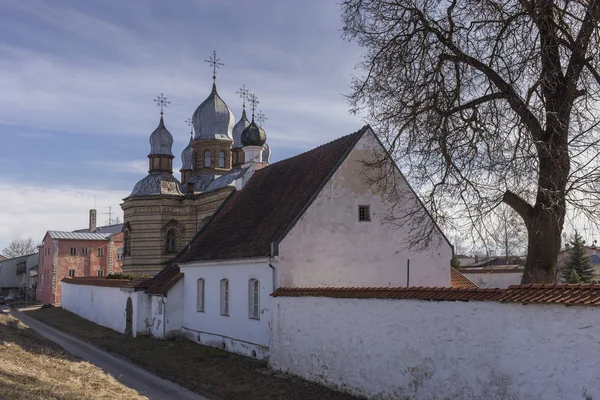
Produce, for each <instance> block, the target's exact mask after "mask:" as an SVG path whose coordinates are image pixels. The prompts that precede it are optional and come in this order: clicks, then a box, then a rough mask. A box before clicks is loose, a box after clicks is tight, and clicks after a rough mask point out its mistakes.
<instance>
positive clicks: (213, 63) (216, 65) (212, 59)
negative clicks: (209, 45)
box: [204, 50, 225, 82]
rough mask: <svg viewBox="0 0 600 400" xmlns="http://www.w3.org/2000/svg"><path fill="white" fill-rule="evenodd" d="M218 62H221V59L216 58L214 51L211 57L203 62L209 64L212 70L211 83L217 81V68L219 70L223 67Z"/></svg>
mask: <svg viewBox="0 0 600 400" xmlns="http://www.w3.org/2000/svg"><path fill="white" fill-rule="evenodd" d="M220 61H221V59H220V58H217V51H216V50H213V53H212V56H210V57H209V59H208V60H204V62H207V63H209V64H210V65H211V66H212V69H213V82H214V81H216V80H217V70H218V69H219V68H221V67H222V66H224V65H225V64H223V63H222V62H220Z"/></svg>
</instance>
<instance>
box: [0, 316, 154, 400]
mask: <svg viewBox="0 0 600 400" xmlns="http://www.w3.org/2000/svg"><path fill="white" fill-rule="evenodd" d="M0 399H36V400H37V399H61V400H71V399H72V400H79V399H87V400H91V399H115V400H124V399H128V400H129V399H147V397H144V396H140V395H138V393H137V392H136V391H135V390H132V389H130V388H128V387H126V386H124V385H122V384H121V383H119V382H118V381H117V380H115V379H114V378H113V377H112V376H110V375H108V374H106V373H105V372H104V371H102V370H101V369H100V368H98V367H96V366H94V365H92V364H89V363H87V362H84V361H81V360H79V359H77V358H75V357H72V356H71V355H69V354H68V353H66V352H65V351H64V350H63V349H62V348H61V347H59V346H57V345H56V344H54V343H52V342H50V341H49V340H47V339H45V338H43V337H42V336H40V335H38V334H37V333H36V332H34V331H33V330H32V329H31V328H29V327H28V326H27V325H24V324H23V323H21V322H20V321H19V320H18V319H16V318H14V317H12V316H11V315H8V314H5V313H3V312H0Z"/></svg>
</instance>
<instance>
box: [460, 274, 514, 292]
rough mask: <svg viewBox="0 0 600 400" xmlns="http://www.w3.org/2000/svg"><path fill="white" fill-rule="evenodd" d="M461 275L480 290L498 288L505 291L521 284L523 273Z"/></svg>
mask: <svg viewBox="0 0 600 400" xmlns="http://www.w3.org/2000/svg"><path fill="white" fill-rule="evenodd" d="M461 273H462V274H463V275H464V276H466V277H467V278H469V279H470V280H471V281H472V282H473V283H475V284H476V285H477V286H479V287H480V288H500V289H506V288H507V287H509V286H510V285H519V284H521V278H522V277H523V272H506V273H499V272H495V273H488V274H483V273H471V274H470V273H468V272H462V271H461Z"/></svg>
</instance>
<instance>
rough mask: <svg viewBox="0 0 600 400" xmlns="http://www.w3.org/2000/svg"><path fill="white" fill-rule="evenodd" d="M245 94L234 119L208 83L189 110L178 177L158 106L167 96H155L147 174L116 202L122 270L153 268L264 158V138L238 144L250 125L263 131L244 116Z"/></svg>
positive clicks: (266, 153)
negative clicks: (121, 221) (121, 218)
mask: <svg viewBox="0 0 600 400" xmlns="http://www.w3.org/2000/svg"><path fill="white" fill-rule="evenodd" d="M246 95H247V91H246V92H245V93H244V96H243V98H244V104H243V111H242V115H241V117H240V119H239V120H238V121H237V122H236V120H235V117H234V114H233V112H232V111H231V109H230V108H229V107H228V106H227V104H226V103H225V102H224V101H223V99H222V98H221V97H220V96H219V94H218V92H217V86H216V83H213V87H212V91H211V93H210V95H209V96H208V98H207V99H206V100H204V101H203V102H202V103H201V104H200V105H199V106H198V107H197V109H196V111H195V112H194V114H193V116H192V120H191V122H192V132H191V137H190V142H189V144H188V146H187V147H186V148H185V149H184V150H183V152H182V154H181V163H182V165H181V169H180V179H177V178H176V177H175V176H174V174H173V161H174V159H175V156H174V155H173V153H172V145H173V135H172V134H171V132H169V130H168V129H167V127H166V125H165V121H164V117H163V111H162V109H163V106H166V104H167V103H168V102H167V101H166V98H164V97H163V96H162V94H161V96H159V98H158V99H157V100H156V101H157V102H158V103H159V105H160V106H161V117H160V121H159V124H158V127H157V128H156V129H155V130H154V132H152V134H151V135H150V153H149V154H148V160H149V168H148V175H147V176H145V177H144V178H143V179H141V180H140V181H139V182H138V183H137V184H136V185H135V187H134V188H133V191H132V192H131V194H130V195H129V196H128V197H126V198H125V199H123V203H122V204H121V208H122V209H123V214H124V225H123V241H124V247H123V256H124V258H123V272H124V273H129V274H134V275H155V274H157V273H158V272H159V271H160V270H162V269H163V268H164V267H165V266H166V265H167V264H168V263H169V261H171V260H173V258H174V257H175V256H176V255H177V254H178V253H179V252H180V251H182V250H183V248H184V246H186V245H187V244H188V243H189V242H190V241H191V240H192V239H193V238H194V236H195V234H196V233H197V232H198V231H199V230H200V229H201V228H202V226H203V225H204V223H205V222H206V221H207V220H208V219H209V218H210V216H211V215H212V214H213V213H214V212H215V210H217V208H218V207H219V206H220V205H221V204H222V203H223V201H224V200H225V199H227V198H228V196H229V195H230V194H231V193H232V192H233V191H234V190H235V187H236V185H237V186H238V187H240V186H241V184H242V182H243V181H244V180H247V179H248V178H249V176H250V175H251V174H252V171H253V170H254V169H256V168H257V166H258V168H260V167H261V166H264V165H267V164H268V163H269V161H270V155H271V151H270V148H269V146H268V145H267V143H266V141H265V142H264V143H263V144H261V145H260V146H258V148H257V149H255V150H254V151H250V153H247V152H246V153H245V152H244V151H243V150H242V147H243V144H242V140H241V136H242V132H243V131H244V129H246V128H248V127H250V126H251V125H255V126H256V127H257V129H258V130H257V131H258V132H261V133H262V135H263V136H264V131H263V130H262V128H260V127H258V125H257V124H256V123H254V117H252V121H250V120H248V118H247V116H246V110H245V96H246ZM265 140H266V136H265ZM251 147H252V146H251ZM254 147H256V146H254ZM247 154H249V155H247ZM248 157H258V159H256V160H254V161H257V162H258V163H257V164H253V165H252V168H250V166H249V165H248V163H247V162H246V161H247V160H246V158H248Z"/></svg>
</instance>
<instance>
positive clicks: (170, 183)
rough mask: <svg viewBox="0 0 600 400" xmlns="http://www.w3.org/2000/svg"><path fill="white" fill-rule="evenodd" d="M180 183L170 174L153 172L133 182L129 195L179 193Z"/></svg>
mask: <svg viewBox="0 0 600 400" xmlns="http://www.w3.org/2000/svg"><path fill="white" fill-rule="evenodd" d="M180 185H181V183H179V181H178V180H177V178H175V177H174V176H173V175H172V174H169V173H167V172H153V173H150V174H148V175H146V177H145V178H143V179H142V180H140V181H139V182H138V183H136V184H135V186H134V187H133V191H132V192H131V194H130V196H152V195H157V194H170V195H181V194H182V193H181V191H180V190H179V186H180Z"/></svg>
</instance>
